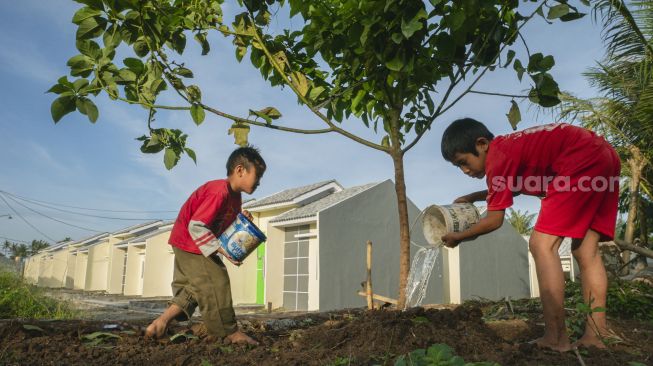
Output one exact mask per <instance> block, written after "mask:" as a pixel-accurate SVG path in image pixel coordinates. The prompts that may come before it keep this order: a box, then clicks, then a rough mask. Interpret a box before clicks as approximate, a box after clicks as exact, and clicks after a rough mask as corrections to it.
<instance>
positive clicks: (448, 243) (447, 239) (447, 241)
mask: <svg viewBox="0 0 653 366" xmlns="http://www.w3.org/2000/svg"><path fill="white" fill-rule="evenodd" d="M440 239H441V240H442V243H443V244H444V246H445V247H447V248H455V247H457V246H458V244H460V242H461V239H460V237H459V235H458V233H454V232H451V233H447V234H446V235H444V236H442V238H440Z"/></svg>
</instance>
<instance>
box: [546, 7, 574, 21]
mask: <svg viewBox="0 0 653 366" xmlns="http://www.w3.org/2000/svg"><path fill="white" fill-rule="evenodd" d="M567 14H569V5H567V4H558V5H556V6H553V7H551V9H549V13H548V14H547V16H546V18H547V19H558V18H560V17H561V16H564V15H567Z"/></svg>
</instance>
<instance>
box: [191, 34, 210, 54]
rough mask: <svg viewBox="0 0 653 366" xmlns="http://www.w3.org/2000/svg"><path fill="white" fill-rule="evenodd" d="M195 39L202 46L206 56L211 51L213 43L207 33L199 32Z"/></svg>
mask: <svg viewBox="0 0 653 366" xmlns="http://www.w3.org/2000/svg"><path fill="white" fill-rule="evenodd" d="M195 40H196V41H197V42H199V44H200V45H201V46H202V56H205V55H206V54H208V53H209V51H211V45H209V41H207V40H206V33H197V34H196V35H195Z"/></svg>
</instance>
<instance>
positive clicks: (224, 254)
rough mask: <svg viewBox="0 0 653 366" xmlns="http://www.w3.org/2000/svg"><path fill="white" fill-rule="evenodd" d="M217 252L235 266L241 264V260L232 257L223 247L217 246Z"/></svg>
mask: <svg viewBox="0 0 653 366" xmlns="http://www.w3.org/2000/svg"><path fill="white" fill-rule="evenodd" d="M218 253H220V254H222V255H223V256H224V257H225V258H227V259H228V260H229V262H231V263H233V264H234V265H236V266H240V265H241V264H243V262H239V261H237V260H235V259H233V258H232V257H231V256H230V255H229V253H227V252H226V251H225V250H224V248H222V247H220V248H218Z"/></svg>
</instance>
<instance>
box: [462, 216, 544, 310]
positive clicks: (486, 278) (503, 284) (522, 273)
mask: <svg viewBox="0 0 653 366" xmlns="http://www.w3.org/2000/svg"><path fill="white" fill-rule="evenodd" d="M456 250H459V273H460V296H461V298H460V300H462V301H465V300H471V299H478V298H483V299H489V300H501V299H503V298H505V297H510V298H513V299H519V298H528V297H530V292H531V290H530V277H529V265H528V245H527V244H526V242H525V241H524V239H523V238H522V236H521V235H519V233H517V231H516V230H515V229H514V228H513V227H512V226H511V225H510V223H508V222H507V220H506V221H504V224H503V226H501V227H500V228H499V229H497V230H495V231H493V232H491V233H488V234H485V235H482V236H480V237H478V238H477V239H475V240H473V241H470V242H465V243H462V244H461V245H459V246H458V249H456ZM452 302H454V303H457V302H459V301H452Z"/></svg>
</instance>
